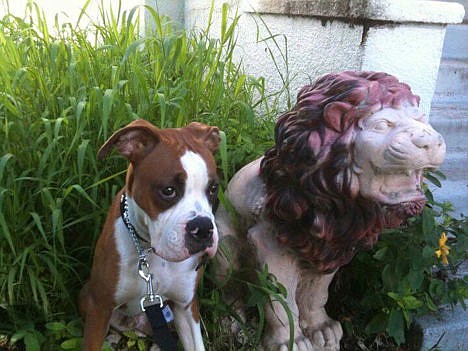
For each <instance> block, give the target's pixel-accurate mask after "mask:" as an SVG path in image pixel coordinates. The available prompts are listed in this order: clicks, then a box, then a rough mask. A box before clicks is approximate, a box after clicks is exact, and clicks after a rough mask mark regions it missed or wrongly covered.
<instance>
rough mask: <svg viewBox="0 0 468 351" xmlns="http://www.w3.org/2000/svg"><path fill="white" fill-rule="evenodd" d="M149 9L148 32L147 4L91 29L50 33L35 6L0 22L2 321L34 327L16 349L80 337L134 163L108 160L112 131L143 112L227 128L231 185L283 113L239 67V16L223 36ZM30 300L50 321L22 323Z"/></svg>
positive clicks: (58, 28) (165, 122) (14, 327)
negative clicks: (95, 266) (106, 225)
mask: <svg viewBox="0 0 468 351" xmlns="http://www.w3.org/2000/svg"><path fill="white" fill-rule="evenodd" d="M88 3H89V1H88V2H87V3H85V4H84V7H83V12H82V14H81V16H80V18H82V17H84V16H85V12H86V8H87V4H88ZM119 8H120V7H119ZM143 8H144V9H145V10H146V11H147V13H148V15H149V16H150V17H151V19H152V20H153V21H154V30H153V31H152V32H150V33H147V35H145V36H144V37H142V36H141V33H140V25H139V18H140V15H139V9H138V8H135V9H132V10H130V11H120V10H118V11H114V10H110V11H104V10H103V9H101V13H100V16H101V19H100V23H94V24H93V25H92V26H91V27H87V29H80V23H79V20H78V23H74V24H72V23H63V24H60V23H55V26H53V28H51V26H49V25H48V24H47V23H46V22H45V19H44V16H43V13H42V11H41V10H40V8H39V7H38V6H37V5H36V4H34V3H29V5H28V8H27V11H26V14H25V16H24V18H19V17H15V16H13V15H6V16H4V17H3V18H2V19H0V80H1V82H2V84H1V85H0V125H1V127H0V140H2V142H1V143H0V239H1V240H0V304H1V305H2V306H6V308H7V309H8V313H5V318H0V324H2V333H5V334H6V335H9V336H13V335H15V333H19V332H20V331H21V330H23V331H24V332H22V333H19V334H16V335H15V338H13V340H10V342H16V344H19V343H23V344H28V345H30V347H35V346H33V345H37V344H39V345H41V344H44V345H45V344H46V343H50V340H55V341H54V343H56V344H61V345H62V347H66V348H70V349H72V348H73V347H75V346H73V345H72V344H73V343H77V342H78V341H77V340H74V341H70V340H72V339H73V338H76V339H79V337H78V336H75V335H71V334H70V331H69V330H68V327H69V323H70V322H72V321H73V320H75V319H76V316H77V311H76V299H77V292H78V291H79V290H80V288H81V286H82V285H83V282H84V280H85V279H86V278H87V276H88V274H89V267H90V264H91V259H92V253H93V246H94V243H95V242H96V238H97V236H98V234H99V232H100V230H101V227H102V222H103V219H104V217H105V214H106V211H107V208H108V206H109V203H110V202H111V199H112V197H113V196H114V195H115V194H116V193H117V191H118V189H119V188H120V187H121V186H122V184H123V178H124V173H125V168H126V162H125V160H122V159H121V158H119V157H117V156H112V161H111V162H106V163H105V164H100V163H98V162H97V160H96V151H97V150H98V148H99V146H100V145H102V144H103V143H104V141H105V140H106V139H107V138H108V137H109V136H110V135H111V133H112V132H113V131H115V130H117V129H118V128H120V127H122V126H124V125H125V124H127V123H129V122H130V121H132V120H134V119H136V118H145V119H148V120H150V121H151V122H153V123H154V124H156V125H157V126H159V127H161V128H164V127H180V126H183V125H185V124H187V123H189V122H190V121H192V120H197V121H200V122H205V123H207V124H212V125H217V126H219V127H220V129H221V130H223V133H224V134H223V143H222V145H221V152H220V156H218V157H219V158H220V159H219V161H220V162H219V164H220V165H222V167H221V170H222V172H221V175H222V177H223V178H222V179H223V183H224V184H226V182H227V180H228V179H229V178H230V177H231V176H232V175H233V173H234V172H235V170H237V169H238V168H239V167H240V166H241V165H243V164H245V163H246V162H248V161H249V160H251V159H253V158H254V157H256V156H257V155H258V154H260V153H261V152H263V150H264V149H266V147H267V145H268V144H269V143H270V142H271V139H272V133H273V117H274V116H275V114H276V113H275V109H274V107H272V106H270V105H269V102H267V101H266V100H265V98H264V91H265V82H264V80H263V79H261V78H255V77H251V76H248V75H246V74H245V73H244V72H243V70H242V67H241V66H240V65H239V64H237V63H235V62H234V61H233V59H232V51H233V47H234V46H235V27H236V21H235V20H234V21H229V20H228V18H227V11H224V12H223V18H222V23H221V31H222V39H221V40H215V39H212V38H210V37H209V36H208V29H206V30H199V31H197V32H195V31H194V32H187V31H184V30H181V29H179V28H178V27H177V26H175V25H174V24H173V23H172V22H171V21H170V20H169V19H167V18H164V17H161V16H159V15H158V14H157V13H156V12H155V10H154V9H152V8H151V7H148V6H145V7H143ZM209 26H210V24H208V27H209ZM262 106H264V108H260V107H262ZM255 107H259V108H260V110H262V111H265V112H263V113H257V112H255V110H254V108H255ZM24 305H26V306H31V305H34V306H36V307H37V308H38V309H39V311H40V313H38V316H35V315H30V316H29V320H26V321H24V323H17V322H15V321H16V320H18V318H19V317H18V315H19V314H20V312H21V311H20V308H19V307H18V306H24ZM0 313H1V310H0ZM39 315H40V316H39ZM57 321H59V322H57ZM62 321H63V322H62ZM29 322H30V323H29ZM48 323H49V324H48ZM57 323H58V324H57ZM64 326H65V327H64ZM50 328H52V329H50ZM63 328H65V329H63ZM61 333H68V334H70V335H68V336H67V338H62V334H61ZM41 335H42V337H41ZM47 345H50V344H47ZM41 346H43V345H41ZM50 348H53V346H50Z"/></svg>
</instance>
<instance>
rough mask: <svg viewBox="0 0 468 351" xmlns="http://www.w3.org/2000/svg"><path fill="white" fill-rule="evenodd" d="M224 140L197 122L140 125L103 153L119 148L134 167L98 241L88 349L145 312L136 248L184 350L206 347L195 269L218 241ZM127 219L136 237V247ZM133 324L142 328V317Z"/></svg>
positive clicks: (84, 299)
mask: <svg viewBox="0 0 468 351" xmlns="http://www.w3.org/2000/svg"><path fill="white" fill-rule="evenodd" d="M219 141H220V137H219V130H218V128H217V127H211V126H207V125H205V124H201V123H196V122H193V123H190V124H189V125H188V126H187V127H184V128H173V129H158V128H156V127H155V126H153V125H152V124H151V123H149V122H147V121H145V120H136V121H134V122H132V123H130V124H129V125H127V126H126V127H124V128H122V129H120V130H118V131H117V132H116V133H114V134H113V135H112V136H111V137H110V138H109V140H108V141H107V142H106V143H105V144H104V145H103V146H102V148H101V149H100V150H99V152H98V158H99V159H102V158H104V157H105V156H107V155H108V154H109V153H110V152H111V150H112V149H113V148H114V147H115V148H116V149H117V151H118V152H119V154H120V155H122V156H124V157H126V158H127V159H128V160H129V161H130V165H129V168H128V171H127V177H126V184H125V186H124V188H123V189H122V190H121V191H120V193H119V194H118V196H117V197H116V198H115V199H114V202H113V204H112V207H111V208H110V210H109V213H108V216H107V219H106V222H105V224H104V228H103V230H102V233H101V235H100V237H99V240H98V242H97V244H96V250H95V254H94V262H93V266H92V269H91V276H90V279H89V281H88V282H87V283H86V284H85V286H84V287H83V289H82V290H81V293H80V298H79V305H80V312H81V314H82V316H83V318H84V320H85V325H84V338H83V349H84V350H86V351H94V350H100V349H101V346H102V344H103V341H104V338H105V336H106V334H107V331H108V328H109V325H110V323H112V322H111V317H112V319H113V318H114V317H116V315H117V316H120V315H121V313H125V314H128V315H133V316H139V315H141V309H140V302H141V300H142V299H144V298H145V296H147V288H148V284H147V282H145V280H144V279H142V278H141V277H140V276H139V274H138V264H139V253H138V250H137V248H136V246H137V245H140V246H141V250H143V252H144V253H145V259H146V261H147V263H148V266H149V272H147V273H148V274H151V277H152V287H153V289H154V293H155V294H157V295H158V297H159V296H161V297H162V299H163V300H164V301H166V300H168V301H171V302H172V303H171V306H172V308H173V314H174V317H175V327H176V330H177V333H178V335H179V338H180V340H181V343H182V345H183V347H184V349H185V350H191V351H192V350H196V351H199V350H204V345H203V340H202V336H201V331H200V323H199V321H200V319H199V314H198V305H197V298H196V290H197V282H198V279H199V275H200V274H201V273H200V272H201V270H198V269H197V268H198V267H199V265H200V262H201V260H202V259H203V257H206V256H209V257H213V255H214V254H215V253H216V249H217V244H218V232H217V228H216V225H215V222H214V215H213V212H212V206H213V203H214V202H215V201H216V197H217V188H218V181H217V176H216V163H215V160H214V157H213V153H215V152H216V150H217V148H218V144H219ZM122 194H124V196H125V206H124V207H125V208H126V210H127V211H126V213H125V216H124V215H123V212H124V211H123V210H122V208H124V207H122V204H121V201H123V198H122ZM124 217H127V220H128V222H129V223H130V226H133V228H134V232H135V233H136V235H137V236H138V239H137V241H138V243H137V244H135V240H134V238H133V237H132V235H131V233H130V231H129V229H128V225H126V224H125V220H124ZM140 268H141V267H140ZM143 316H144V314H143ZM117 319H118V318H117ZM135 320H137V321H139V323H140V324H141V320H143V318H140V317H136V318H135ZM145 327H146V328H147V327H148V325H147V326H145Z"/></svg>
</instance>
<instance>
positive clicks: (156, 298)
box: [120, 192, 163, 311]
mask: <svg viewBox="0 0 468 351" xmlns="http://www.w3.org/2000/svg"><path fill="white" fill-rule="evenodd" d="M128 209H129V207H128V201H127V195H126V194H125V192H124V193H122V196H121V198H120V213H121V217H122V220H123V222H124V224H125V227H127V230H128V233H129V234H130V238H131V239H132V241H133V244H134V245H135V249H136V251H137V254H138V275H139V276H140V277H141V278H142V279H143V280H144V281H145V282H146V295H145V296H143V297H142V298H141V300H140V307H141V310H142V311H145V302H147V303H148V304H153V303H154V302H158V303H159V305H160V307H162V305H163V299H162V297H161V296H160V295H155V294H154V287H153V274H152V273H151V270H150V265H149V263H148V260H147V259H146V256H147V255H148V253H150V252H153V249H152V248H149V249H146V250H144V249H143V247H142V246H141V243H140V240H139V238H140V239H142V240H144V239H143V238H141V237H140V236H139V235H138V232H137V231H136V229H135V227H134V226H133V224H132V223H131V222H130V216H129V212H128ZM145 241H146V240H145Z"/></svg>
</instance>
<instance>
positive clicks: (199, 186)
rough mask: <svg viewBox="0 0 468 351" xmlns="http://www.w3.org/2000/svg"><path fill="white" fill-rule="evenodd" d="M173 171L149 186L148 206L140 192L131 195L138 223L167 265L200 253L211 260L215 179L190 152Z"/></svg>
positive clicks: (215, 234)
mask: <svg viewBox="0 0 468 351" xmlns="http://www.w3.org/2000/svg"><path fill="white" fill-rule="evenodd" d="M177 163H180V164H177ZM176 164H177V165H176ZM156 167H157V164H156ZM173 167H175V170H174V171H172V172H171V171H169V172H165V173H166V174H164V175H162V176H161V177H158V180H157V181H156V182H154V183H153V184H152V186H151V189H149V191H148V192H149V193H151V198H152V199H151V203H148V200H143V199H141V198H142V197H145V194H144V193H142V192H141V191H139V190H136V191H135V194H134V195H133V194H132V195H133V196H134V197H135V198H133V197H132V201H134V202H135V203H136V205H137V206H135V208H136V211H135V216H136V218H137V221H138V222H139V223H144V227H145V228H147V230H148V234H149V235H150V237H151V246H152V247H153V248H154V249H155V251H156V254H157V255H158V256H161V257H162V258H164V259H166V260H168V261H182V260H184V259H186V258H188V257H189V256H191V255H193V254H196V253H199V252H203V253H206V254H208V255H209V256H210V257H212V256H214V254H215V253H216V248H217V243H218V232H217V228H216V225H215V222H214V215H213V211H212V206H213V202H214V201H215V200H216V195H217V181H216V178H215V177H214V176H213V175H211V176H210V174H209V171H208V167H207V164H206V162H205V160H204V159H203V158H202V157H201V156H200V155H199V154H197V153H194V152H193V151H186V152H185V153H184V154H183V155H182V156H181V157H180V159H179V160H176V161H174V164H173ZM139 202H141V203H142V205H139V204H138V203H139ZM142 206H144V207H146V208H147V209H146V211H145V210H144V209H143V208H142Z"/></svg>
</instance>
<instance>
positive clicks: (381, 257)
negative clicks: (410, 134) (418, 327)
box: [329, 173, 468, 349]
mask: <svg viewBox="0 0 468 351" xmlns="http://www.w3.org/2000/svg"><path fill="white" fill-rule="evenodd" d="M442 176H443V175H442V174H441V173H435V174H426V179H428V180H429V179H430V180H431V181H432V182H433V183H434V184H436V185H440V181H439V180H438V178H439V177H442ZM426 197H427V199H428V205H427V206H426V207H425V209H424V211H423V213H422V214H421V215H420V216H417V217H415V218H411V219H410V220H409V221H408V225H407V226H405V227H403V228H400V229H391V230H386V231H384V233H382V235H381V237H380V239H379V241H378V243H377V244H376V246H375V247H374V249H373V250H372V251H369V252H361V253H359V254H358V255H357V256H356V257H355V258H354V259H353V261H352V262H351V264H350V265H349V267H346V268H344V269H343V272H342V274H341V275H340V277H341V279H339V281H340V282H339V284H340V285H341V288H340V289H338V288H337V290H335V293H334V294H333V297H332V299H331V301H333V302H331V303H329V305H330V306H331V308H332V309H333V306H334V305H335V306H340V308H339V311H338V312H337V311H336V310H335V313H337V314H338V315H339V316H340V319H342V320H343V321H344V323H343V325H344V329H345V331H346V334H348V335H353V334H354V335H359V337H361V338H362V339H367V340H368V342H370V343H372V342H375V338H376V337H381V336H382V335H387V336H389V337H390V338H392V339H393V340H394V342H395V343H396V344H397V345H399V344H402V343H404V342H405V341H406V337H405V332H406V331H407V330H408V329H409V328H410V327H411V326H412V323H413V322H414V318H415V317H417V316H420V315H422V314H428V313H433V312H437V311H438V310H439V306H441V305H445V304H450V305H455V304H458V303H460V304H461V305H462V306H464V307H465V305H464V300H465V299H466V298H467V297H468V280H467V278H466V277H459V276H457V275H456V272H457V269H458V267H459V265H460V264H461V263H462V262H463V261H465V260H466V259H467V248H468V246H467V242H468V241H467V239H468V221H467V218H466V217H461V218H455V217H453V215H452V212H453V210H452V207H451V205H450V204H447V203H438V202H437V201H435V200H434V198H433V195H432V193H431V192H430V191H429V190H426ZM442 233H446V234H447V235H448V236H449V239H448V242H449V244H448V245H449V247H450V253H449V255H448V257H447V258H448V264H444V263H443V261H442V260H441V258H438V257H437V255H436V251H437V250H438V249H439V247H440V244H441V243H440V242H439V239H440V237H441V235H442ZM387 343H388V341H387ZM390 344H392V343H391V342H390ZM353 347H356V345H355V344H354V346H351V349H352V348H353Z"/></svg>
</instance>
